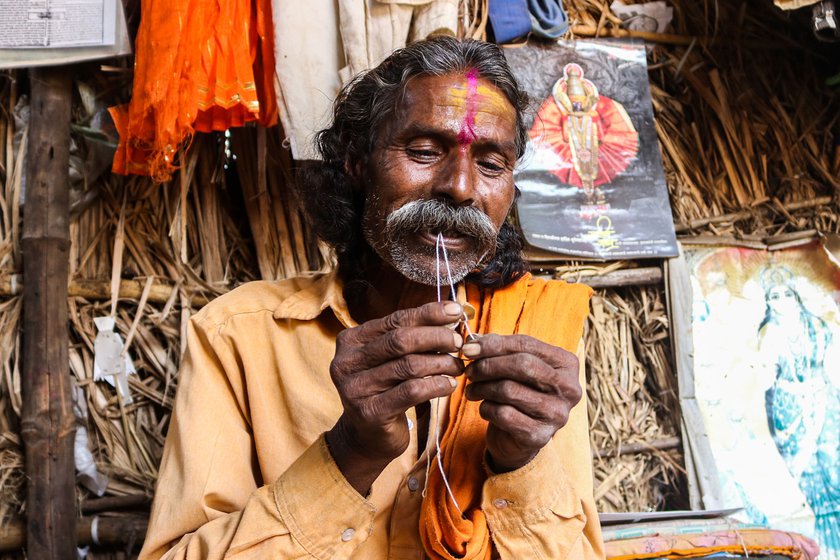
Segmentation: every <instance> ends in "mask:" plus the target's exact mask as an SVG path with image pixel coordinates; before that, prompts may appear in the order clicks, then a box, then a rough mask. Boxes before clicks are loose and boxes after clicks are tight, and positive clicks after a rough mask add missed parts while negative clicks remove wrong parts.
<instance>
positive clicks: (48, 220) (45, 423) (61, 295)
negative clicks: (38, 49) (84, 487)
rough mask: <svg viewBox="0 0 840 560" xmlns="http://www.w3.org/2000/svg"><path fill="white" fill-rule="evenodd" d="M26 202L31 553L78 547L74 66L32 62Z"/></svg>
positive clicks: (64, 552) (24, 432)
mask: <svg viewBox="0 0 840 560" xmlns="http://www.w3.org/2000/svg"><path fill="white" fill-rule="evenodd" d="M29 76H30V90H31V105H30V110H31V115H30V121H29V140H28V143H27V149H26V151H27V154H26V155H27V158H26V177H27V179H26V200H25V201H24V206H23V231H22V235H21V252H22V255H23V277H24V278H25V279H26V280H25V281H24V286H23V335H22V336H23V352H22V364H23V369H22V372H21V373H22V375H21V384H22V386H21V393H22V396H23V406H22V413H21V436H22V439H23V445H24V449H25V451H24V457H25V464H26V479H27V494H26V539H27V551H26V556H27V557H28V558H33V559H36V560H38V559H42V558H43V559H49V558H75V556H76V494H75V489H76V488H75V486H76V473H75V464H74V461H73V442H74V438H75V431H76V428H75V418H74V416H73V407H72V400H71V395H70V381H71V378H70V371H69V365H68V357H67V348H68V345H69V335H68V329H67V275H68V269H69V261H68V258H69V249H70V229H69V176H68V170H69V165H70V101H71V85H72V80H71V76H72V73H71V71H70V68H67V67H64V68H58V67H55V68H44V69H33V70H30V73H29Z"/></svg>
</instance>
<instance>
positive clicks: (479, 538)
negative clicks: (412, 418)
mask: <svg viewBox="0 0 840 560" xmlns="http://www.w3.org/2000/svg"><path fill="white" fill-rule="evenodd" d="M591 294H592V290H591V289H590V288H589V287H588V286H584V285H581V284H566V283H563V282H556V281H546V280H544V279H536V278H533V277H531V275H530V274H528V275H526V276H524V277H523V278H521V279H520V280H518V281H517V282H515V283H513V284H511V285H510V286H507V287H505V288H502V289H500V290H495V291H494V292H490V293H486V292H483V291H481V290H479V289H478V288H475V287H473V286H467V300H468V301H469V302H470V303H471V304H472V305H473V306H474V307H475V308H476V310H477V313H476V317H475V318H474V319H473V320H472V321H471V324H470V328H471V329H472V331H473V332H477V333H480V334H486V333H491V332H492V333H495V334H502V335H510V334H527V335H530V336H533V337H534V338H536V339H538V340H541V341H543V342H547V343H549V344H553V345H555V346H559V347H561V348H564V349H565V350H568V351H569V352H575V351H576V350H577V346H578V342H579V341H580V338H581V335H582V334H583V324H584V321H585V319H586V315H587V314H588V312H589V297H590V296H591ZM466 384H467V381H466V376H461V377H460V378H459V380H458V386H457V388H456V389H455V392H454V393H453V394H452V396H451V397H450V400H449V422H448V424H447V426H446V429H445V431H444V433H443V437H442V439H441V454H442V461H443V468H444V470H445V471H446V475H447V477H448V480H449V483H450V486H451V488H452V492H453V494H454V496H455V500H456V501H457V502H458V504H459V505H460V506H461V508H462V509H463V512H464V516H463V517H462V516H461V514H460V513H459V512H458V510H457V509H456V508H455V506H454V504H452V501H451V500H450V499H449V497H448V495H447V491H446V487H445V485H444V482H443V478H442V477H441V473H440V470H439V469H438V467H437V463H436V462H434V463H433V467H432V469H431V471H430V473H429V480H428V486H427V489H426V497H425V498H424V499H423V504H422V506H421V511H420V538H421V539H422V541H423V547H424V548H425V549H426V554H428V555H429V556H430V557H431V558H432V559H433V560H441V559H445V560H452V559H460V560H489V559H490V554H491V546H490V531H489V529H488V527H487V520H486V518H485V516H484V512H482V510H481V494H482V488H483V486H484V482H485V480H486V479H487V474H486V472H485V470H484V451H485V438H486V434H487V421H486V420H484V419H483V418H481V416H480V414H479V405H480V403H478V402H474V401H468V400H467V399H466V398H465V397H464V390H465V388H466Z"/></svg>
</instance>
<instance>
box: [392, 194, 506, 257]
mask: <svg viewBox="0 0 840 560" xmlns="http://www.w3.org/2000/svg"><path fill="white" fill-rule="evenodd" d="M422 231H428V232H433V233H442V234H444V235H450V236H460V237H469V238H472V239H474V240H475V241H476V243H477V244H478V245H479V246H481V247H493V246H495V244H496V238H497V237H498V231H496V228H495V227H494V226H493V222H492V221H490V218H489V217H488V216H487V214H485V213H484V212H482V211H481V210H479V209H478V208H475V207H473V206H454V205H452V204H449V203H447V202H444V201H442V200H437V199H429V200H413V201H411V202H409V203H407V204H405V205H404V206H402V207H400V208H398V209H396V210H394V211H393V212H391V213H390V214H388V217H387V218H386V220H385V234H386V235H387V236H388V237H390V238H393V237H392V236H394V237H395V236H399V235H405V234H407V233H419V232H422Z"/></svg>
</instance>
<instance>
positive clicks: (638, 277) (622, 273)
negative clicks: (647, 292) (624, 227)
mask: <svg viewBox="0 0 840 560" xmlns="http://www.w3.org/2000/svg"><path fill="white" fill-rule="evenodd" d="M535 276H537V277H539V278H547V279H550V278H554V276H550V275H547V274H535ZM562 280H565V281H566V282H568V283H569V284H586V285H587V286H589V287H590V288H593V289H595V290H602V289H605V288H620V287H622V286H649V285H653V284H661V283H662V269H661V268H659V267H658V266H647V267H641V268H622V269H619V270H613V271H611V272H605V273H603V274H598V273H593V272H592V271H591V270H590V269H587V270H582V271H581V272H580V274H577V273H574V272H568V273H564V274H563V276H562Z"/></svg>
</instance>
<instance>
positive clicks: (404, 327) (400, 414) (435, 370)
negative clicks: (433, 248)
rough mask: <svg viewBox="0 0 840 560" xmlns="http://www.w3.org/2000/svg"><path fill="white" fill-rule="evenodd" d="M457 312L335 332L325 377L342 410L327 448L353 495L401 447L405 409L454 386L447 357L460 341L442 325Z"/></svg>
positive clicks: (436, 310)
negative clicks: (330, 378)
mask: <svg viewBox="0 0 840 560" xmlns="http://www.w3.org/2000/svg"><path fill="white" fill-rule="evenodd" d="M462 313H463V310H462V308H461V305H459V304H457V303H454V302H447V303H440V302H435V303H429V304H426V305H423V306H422V307H417V308H413V309H404V310H400V311H397V312H395V313H392V314H391V315H387V316H385V317H382V318H381V319H375V320H373V321H368V322H367V323H364V324H362V325H359V326H358V327H355V328H352V329H347V330H345V331H343V332H341V333H340V334H339V336H338V338H337V340H336V352H335V358H334V359H333V361H332V364H331V365H330V376H331V377H332V381H333V383H334V384H335V386H336V388H337V389H338V394H339V396H340V397H341V403H342V405H343V406H344V412H343V414H342V415H341V418H339V420H338V422H337V423H336V425H335V426H334V427H333V428H332V429H331V430H330V431H329V432H328V433H327V436H326V437H327V445H328V446H329V448H330V453H332V456H333V458H334V459H335V462H336V464H337V465H338V468H339V469H340V470H341V472H342V473H343V474H344V477H345V478H346V479H347V481H348V482H349V483H350V484H351V485H352V486H353V487H354V488H355V489H356V490H357V491H358V492H359V493H360V494H362V495H365V494H366V493H367V491H368V490H369V489H370V486H371V484H373V481H374V480H376V477H377V476H379V473H381V472H382V469H384V468H385V467H386V466H387V465H388V463H390V462H391V461H392V460H393V459H394V458H396V457H398V456H400V455H401V454H402V453H403V452H405V450H406V449H407V448H408V442H409V439H410V438H409V432H408V424H407V421H406V417H405V412H406V410H408V409H409V408H411V407H413V406H416V405H418V404H420V403H423V402H426V401H428V400H430V399H433V398H436V397H443V396H446V395H449V394H450V393H452V391H453V389H454V388H455V380H454V379H453V378H454V377H455V376H457V375H460V374H461V373H462V372H463V370H464V364H463V362H462V361H461V360H458V359H456V358H453V357H452V356H450V355H449V353H451V352H456V351H457V350H458V348H459V347H460V346H461V343H462V340H461V337H460V335H458V334H457V333H455V332H454V331H453V330H452V329H451V328H448V327H447V326H446V325H450V324H452V323H454V322H456V321H457V320H458V318H459V317H460V316H461V314H462Z"/></svg>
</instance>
